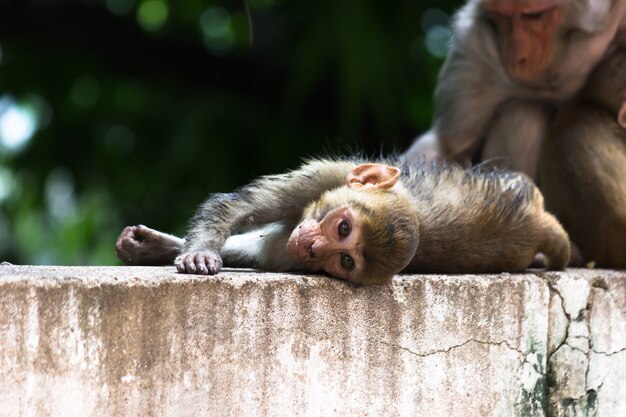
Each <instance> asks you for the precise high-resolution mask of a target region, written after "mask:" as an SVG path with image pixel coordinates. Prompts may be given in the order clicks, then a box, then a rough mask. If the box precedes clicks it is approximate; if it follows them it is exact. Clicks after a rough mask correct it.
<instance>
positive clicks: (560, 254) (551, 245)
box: [539, 213, 570, 271]
mask: <svg viewBox="0 0 626 417" xmlns="http://www.w3.org/2000/svg"><path fill="white" fill-rule="evenodd" d="M543 223H544V225H545V227H544V232H543V241H542V242H540V244H539V251H540V252H541V253H543V254H544V255H545V256H546V258H547V264H546V269H549V270H553V271H555V270H563V269H565V267H566V266H567V264H568V263H569V258H570V243H569V237H568V236H567V233H566V232H565V229H563V226H561V224H560V223H559V221H558V220H557V219H556V218H555V217H554V216H553V215H552V214H550V213H544V221H543Z"/></svg>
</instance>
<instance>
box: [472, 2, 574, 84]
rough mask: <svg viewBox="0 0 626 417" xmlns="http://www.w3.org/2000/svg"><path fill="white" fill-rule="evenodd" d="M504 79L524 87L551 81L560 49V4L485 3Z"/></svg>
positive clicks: (561, 19) (561, 48)
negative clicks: (493, 28) (493, 30)
mask: <svg viewBox="0 0 626 417" xmlns="http://www.w3.org/2000/svg"><path fill="white" fill-rule="evenodd" d="M484 7H485V12H486V14H487V18H488V20H489V21H491V22H492V23H493V25H494V27H495V29H496V32H497V36H496V37H497V42H498V46H499V52H500V57H501V59H502V64H503V66H504V68H505V70H506V72H507V74H508V76H509V77H510V78H511V79H513V80H515V81H517V82H519V83H521V84H525V85H529V86H533V85H542V86H545V85H546V84H547V83H551V82H552V81H554V79H555V77H556V76H558V74H556V71H555V69H556V68H558V67H560V66H561V65H562V63H561V62H560V57H561V55H562V52H563V50H564V47H563V45H564V43H565V40H564V39H563V36H564V35H563V34H564V33H565V31H564V30H563V27H564V16H565V13H564V10H563V5H561V4H559V3H558V2H556V1H552V0H485V3H484Z"/></svg>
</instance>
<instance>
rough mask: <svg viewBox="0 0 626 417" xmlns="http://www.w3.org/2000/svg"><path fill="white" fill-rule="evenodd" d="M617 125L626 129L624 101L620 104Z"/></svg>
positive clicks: (625, 103)
mask: <svg viewBox="0 0 626 417" xmlns="http://www.w3.org/2000/svg"><path fill="white" fill-rule="evenodd" d="M617 123H619V125H620V126H621V127H623V128H624V129H626V101H625V102H624V103H622V108H621V109H619V113H617Z"/></svg>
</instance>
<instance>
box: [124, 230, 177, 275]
mask: <svg viewBox="0 0 626 417" xmlns="http://www.w3.org/2000/svg"><path fill="white" fill-rule="evenodd" d="M184 243H185V241H184V240H183V239H181V238H178V237H176V236H173V235H168V234H167V233H162V232H159V231H157V230H154V229H150V228H149V227H146V226H144V225H139V226H127V227H125V228H124V230H122V233H120V236H119V237H118V238H117V242H116V243H115V254H116V255H117V258H118V259H119V260H120V261H122V262H124V263H125V264H126V265H171V264H172V263H173V262H174V258H176V256H177V255H178V254H179V252H180V250H181V249H182V248H183V245H184Z"/></svg>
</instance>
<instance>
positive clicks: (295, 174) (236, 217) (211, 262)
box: [175, 160, 356, 274]
mask: <svg viewBox="0 0 626 417" xmlns="http://www.w3.org/2000/svg"><path fill="white" fill-rule="evenodd" d="M355 165H356V163H354V162H350V161H332V160H315V161H311V162H309V163H306V164H305V165H303V166H302V167H301V168H300V169H298V170H295V171H292V172H289V173H287V174H282V175H273V176H265V177H261V178H259V179H257V180H255V181H254V182H252V183H251V184H249V185H246V186H244V187H242V188H240V189H238V190H236V191H235V192H233V193H229V194H214V195H212V196H211V197H209V199H208V200H207V201H205V202H204V204H202V205H201V206H200V208H199V209H198V211H197V212H196V214H195V215H194V217H193V218H192V219H191V222H190V226H189V230H188V234H187V237H186V241H185V245H184V247H183V250H182V254H181V255H180V256H178V257H177V258H176V260H175V264H176V267H177V268H178V270H179V271H180V272H187V273H200V274H216V273H217V272H219V270H220V269H221V267H222V258H221V255H220V250H221V249H222V247H223V246H224V243H225V242H226V239H227V238H228V237H229V236H230V235H232V234H237V233H240V232H244V231H247V230H250V229H253V228H255V227H257V226H262V225H267V224H269V223H276V222H278V223H281V224H283V225H285V226H286V227H285V228H283V229H282V230H283V232H282V234H285V233H287V237H288V234H289V233H291V229H293V227H295V225H296V224H297V222H298V221H299V220H300V216H301V215H302V211H303V209H304V208H305V207H306V206H307V205H308V204H309V203H310V202H311V201H313V200H316V199H317V198H319V197H320V196H321V195H322V193H324V192H325V191H327V190H330V189H333V188H336V187H338V186H341V185H343V184H345V180H346V176H347V174H348V173H349V172H350V171H351V170H352V168H353V167H354V166H355ZM283 237H284V236H283ZM242 251H243V248H242ZM284 251H285V252H284V255H285V256H287V250H286V247H285V248H284ZM229 254H230V256H229V258H233V259H236V258H237V257H236V256H234V255H236V254H234V253H233V251H232V250H230V251H229Z"/></svg>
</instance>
